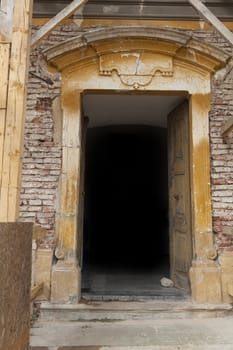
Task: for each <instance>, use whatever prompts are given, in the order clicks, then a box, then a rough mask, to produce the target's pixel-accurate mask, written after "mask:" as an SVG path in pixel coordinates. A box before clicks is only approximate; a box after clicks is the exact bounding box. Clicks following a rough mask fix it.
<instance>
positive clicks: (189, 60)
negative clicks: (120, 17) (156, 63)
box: [44, 26, 229, 73]
mask: <svg viewBox="0 0 233 350" xmlns="http://www.w3.org/2000/svg"><path fill="white" fill-rule="evenodd" d="M119 52H140V53H142V52H143V53H144V55H145V53H150V54H154V55H156V54H157V55H158V54H160V55H164V56H169V57H172V59H173V60H179V62H183V63H184V64H188V65H189V66H193V67H194V68H195V69H201V70H203V72H206V73H208V72H209V73H214V72H215V71H217V70H218V69H220V68H222V67H224V66H225V65H226V63H227V61H228V59H229V55H228V54H226V53H225V52H224V51H222V50H219V49H218V48H216V47H213V46H211V45H207V44H205V43H204V42H202V41H199V40H196V39H194V38H193V37H192V36H191V35H189V34H186V33H180V32H178V31H177V30H171V29H166V28H154V27H145V26H115V27H104V28H97V29H90V30H89V31H88V32H86V33H82V34H80V35H79V36H77V37H75V38H72V39H70V40H68V41H66V42H63V43H61V44H58V45H56V46H54V47H52V48H50V49H48V50H46V51H45V52H44V55H45V57H46V59H47V62H48V63H49V64H50V65H52V66H53V67H55V68H56V69H58V70H59V71H63V70H64V69H66V68H67V67H69V66H71V65H79V64H80V63H82V65H83V63H84V62H85V61H86V62H88V61H90V60H93V59H96V58H97V59H101V57H103V56H104V55H110V54H111V55H113V54H114V53H119Z"/></svg>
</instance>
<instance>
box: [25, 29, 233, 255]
mask: <svg viewBox="0 0 233 350" xmlns="http://www.w3.org/2000/svg"><path fill="white" fill-rule="evenodd" d="M37 29H38V27H35V28H33V30H37ZM176 30H178V29H177V28H176ZM81 31H82V29H80V28H78V26H76V25H75V24H66V25H62V26H59V27H57V28H56V29H55V30H54V31H53V32H52V33H51V34H50V35H49V36H48V38H47V39H45V40H43V41H42V42H41V44H40V46H38V47H37V48H36V49H35V50H34V51H33V52H32V54H31V66H30V71H31V72H34V73H36V75H38V76H41V77H42V78H43V79H45V80H47V81H49V80H50V81H52V83H53V84H52V85H51V84H47V83H46V82H44V81H41V80H40V79H37V78H36V77H35V76H32V75H30V79H29V83H28V109H27V117H26V125H25V153H24V161H23V178H22V191H21V194H22V195H21V206H20V212H21V220H23V221H27V220H33V221H35V222H37V223H39V224H40V225H42V226H44V227H45V228H47V232H48V235H47V237H46V238H45V239H44V240H42V241H41V246H42V247H49V246H51V245H53V244H54V240H55V238H54V237H55V236H54V228H55V214H56V212H55V210H56V209H55V208H56V205H55V204H56V202H57V195H58V182H59V175H60V172H61V145H59V144H58V145H57V144H55V142H54V119H53V111H52V101H53V100H54V98H55V97H56V96H58V95H60V92H61V76H60V74H59V73H56V74H51V73H49V72H48V71H47V70H46V68H45V67H44V66H43V64H41V62H43V58H42V52H43V50H44V49H45V48H48V47H51V46H53V45H55V44H58V43H60V42H62V41H64V40H67V39H69V38H72V37H74V36H76V35H78V34H79V33H80V32H81ZM178 31H185V32H187V33H188V34H192V35H193V37H194V38H197V39H200V40H204V41H205V42H206V43H210V44H211V45H216V46H217V47H218V48H221V49H223V50H225V51H226V52H228V53H229V54H231V55H232V54H233V49H232V47H231V46H230V45H229V44H228V43H227V42H226V41H225V40H224V39H223V38H222V37H221V36H220V35H219V34H218V33H216V32H215V31H208V32H205V31H201V30H200V31H191V30H188V31H187V30H182V29H179V30H178ZM230 116H233V71H231V72H230V73H229V74H228V76H227V77H226V79H225V81H222V80H221V78H217V75H216V77H213V79H212V94H211V111H210V115H209V124H210V152H211V191H212V207H213V231H214V232H215V238H216V245H217V247H218V250H219V252H220V253H221V252H222V251H224V250H233V238H232V237H228V238H225V237H224V236H223V235H222V226H223V225H225V224H226V223H228V224H229V225H233V199H232V198H233V197H232V194H233V187H232V186H233V175H232V174H233V152H232V148H230V146H229V145H228V144H227V143H226V142H225V141H224V140H223V139H222V137H221V127H222V126H223V124H224V122H225V121H226V120H227V119H228V118H229V117H230ZM36 201H38V202H36ZM37 203H40V204H38V205H37ZM34 204H35V205H34Z"/></svg>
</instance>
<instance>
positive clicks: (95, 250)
mask: <svg viewBox="0 0 233 350" xmlns="http://www.w3.org/2000/svg"><path fill="white" fill-rule="evenodd" d="M84 212H85V214H84V249H83V270H84V271H85V270H88V269H90V268H91V267H93V266H94V267H95V268H97V267H100V268H101V269H102V270H103V269H106V271H109V270H110V269H111V268H112V269H115V270H116V269H119V271H120V270H122V269H130V270H131V271H135V272H136V271H139V270H142V269H143V270H146V271H149V270H154V269H156V268H157V269H159V268H160V266H161V265H164V263H165V264H167V265H168V264H169V240H168V185H167V129H166V128H157V127H149V126H112V127H98V128H92V129H88V132H87V141H86V169H85V210H84Z"/></svg>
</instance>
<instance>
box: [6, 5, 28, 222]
mask: <svg viewBox="0 0 233 350" xmlns="http://www.w3.org/2000/svg"><path fill="white" fill-rule="evenodd" d="M32 4H33V0H15V1H14V10H13V28H12V38H11V44H9V45H10V46H9V47H10V56H9V65H7V68H8V72H7V77H8V87H7V92H6V88H5V90H4V92H3V93H4V96H5V97H6V100H5V106H4V99H2V101H3V107H4V108H3V109H2V110H1V117H3V119H2V118H1V126H0V128H1V129H0V161H1V163H0V222H13V221H16V219H17V217H18V207H19V200H18V198H19V187H20V186H19V184H20V173H21V156H22V146H23V132H24V119H25V104H26V103H25V102H26V93H27V89H26V85H27V75H28V62H29V51H30V22H31V17H32ZM2 45H3V44H1V51H0V53H1V54H2V51H3V46H2ZM5 50H6V51H7V48H5ZM5 56H7V53H6V54H5ZM1 60H2V59H1ZM6 71H7V70H6ZM5 75H6V73H4V76H5ZM0 79H1V84H0V85H1V86H3V87H6V85H7V82H6V78H4V79H5V82H4V81H2V79H3V78H2V75H1V76H0ZM1 93H2V91H1ZM0 108H2V107H0ZM4 116H5V119H4Z"/></svg>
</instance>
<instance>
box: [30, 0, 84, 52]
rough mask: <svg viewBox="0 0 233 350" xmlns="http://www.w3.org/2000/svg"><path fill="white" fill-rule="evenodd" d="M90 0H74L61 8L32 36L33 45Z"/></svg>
mask: <svg viewBox="0 0 233 350" xmlns="http://www.w3.org/2000/svg"><path fill="white" fill-rule="evenodd" d="M87 1H88V0H73V1H72V3H71V4H69V5H67V6H66V7H65V8H64V9H63V10H61V11H60V12H59V13H58V14H57V15H56V16H55V17H53V18H52V19H51V20H50V21H48V23H46V24H45V25H44V26H43V27H42V28H41V29H39V30H38V31H37V32H36V34H34V36H33V37H32V41H31V46H32V47H34V46H35V45H37V44H38V43H39V42H40V41H41V40H42V39H43V38H44V37H45V36H46V35H48V34H49V33H50V32H51V31H52V30H53V29H54V28H55V27H56V26H57V25H58V24H60V23H61V22H62V21H63V20H64V19H66V18H67V17H69V16H71V15H72V14H73V13H74V12H75V11H77V10H78V9H79V8H80V7H81V6H84V5H85V3H86V2H87Z"/></svg>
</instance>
